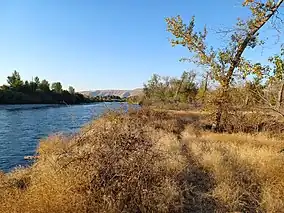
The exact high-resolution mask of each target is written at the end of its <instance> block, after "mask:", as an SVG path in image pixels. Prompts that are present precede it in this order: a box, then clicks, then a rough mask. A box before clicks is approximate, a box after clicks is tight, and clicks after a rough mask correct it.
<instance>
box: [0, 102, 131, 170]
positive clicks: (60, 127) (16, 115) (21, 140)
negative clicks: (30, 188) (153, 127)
mask: <svg viewBox="0 0 284 213" xmlns="http://www.w3.org/2000/svg"><path fill="white" fill-rule="evenodd" d="M120 108H123V109H124V110H127V108H128V105H127V104H126V103H114V102H112V103H96V104H87V105H73V106H59V105H0V171H1V170H2V171H5V172H7V171H10V170H11V169H13V168H14V167H16V166H19V165H21V166H25V165H27V164H28V162H27V161H26V160H24V156H27V155H34V154H35V151H36V148H37V145H38V142H39V140H40V139H42V138H45V137H47V136H48V135H51V134H55V133H66V134H70V133H74V132H76V131H77V130H78V129H79V128H80V127H82V126H83V125H84V124H86V123H88V122H89V121H91V120H92V119H95V118H97V117H98V116H100V115H101V114H102V113H104V112H105V111H106V110H108V109H120Z"/></svg>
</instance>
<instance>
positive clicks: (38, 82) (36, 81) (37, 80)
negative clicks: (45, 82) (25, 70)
mask: <svg viewBox="0 0 284 213" xmlns="http://www.w3.org/2000/svg"><path fill="white" fill-rule="evenodd" d="M34 82H35V83H36V85H37V86H39V84H40V81H39V77H37V76H36V77H35V79H34Z"/></svg>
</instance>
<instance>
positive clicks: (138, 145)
mask: <svg viewBox="0 0 284 213" xmlns="http://www.w3.org/2000/svg"><path fill="white" fill-rule="evenodd" d="M185 114H186V113H173V112H170V113H166V112H157V111H152V110H146V109H143V110H139V111H131V112H129V113H128V114H123V113H114V112H110V113H108V114H106V115H105V116H103V117H102V118H100V119H98V120H96V121H94V122H93V123H91V124H89V125H87V126H85V127H84V128H82V130H81V131H80V132H79V133H78V134H77V135H76V136H74V137H72V138H66V137H63V136H53V137H50V138H48V139H47V140H45V141H42V142H41V143H40V145H39V148H38V152H39V155H40V158H39V159H38V160H37V162H35V163H34V164H33V165H32V166H31V167H30V168H17V169H15V170H14V171H12V172H11V173H8V174H3V173H0V212H1V213H2V212H23V213H27V212H31V213H35V212H36V213H40V212H55V213H57V212H63V213H64V212H110V213H112V212H113V213H116V212H236V211H240V212H284V210H283V209H284V198H283V197H284V159H283V158H284V154H281V153H280V150H281V149H282V148H284V143H283V142H282V141H279V140H277V139H272V138H267V137H266V136H265V135H264V134H262V135H261V134H258V135H254V136H252V135H248V134H244V133H242V134H241V133H239V134H227V133H223V134H217V133H211V132H206V131H203V130H202V129H201V127H200V126H199V125H197V121H198V119H197V117H194V119H186V121H184V120H181V119H180V118H181V117H183V115H185ZM193 114H194V116H197V114H196V113H189V114H187V115H188V116H190V115H193ZM189 123H192V124H189Z"/></svg>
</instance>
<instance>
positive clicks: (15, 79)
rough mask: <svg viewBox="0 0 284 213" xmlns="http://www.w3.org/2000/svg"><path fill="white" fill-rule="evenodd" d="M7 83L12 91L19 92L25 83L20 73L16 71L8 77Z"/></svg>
mask: <svg viewBox="0 0 284 213" xmlns="http://www.w3.org/2000/svg"><path fill="white" fill-rule="evenodd" d="M7 83H8V84H9V87H10V88H11V89H15V90H19V89H20V88H21V87H22V86H23V84H24V83H23V81H22V79H21V76H20V73H19V72H17V71H16V70H15V71H14V72H13V73H12V75H11V76H8V77H7Z"/></svg>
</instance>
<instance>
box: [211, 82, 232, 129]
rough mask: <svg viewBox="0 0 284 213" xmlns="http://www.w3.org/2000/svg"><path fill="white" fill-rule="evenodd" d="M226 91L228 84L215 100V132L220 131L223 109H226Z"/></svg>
mask: <svg viewBox="0 0 284 213" xmlns="http://www.w3.org/2000/svg"><path fill="white" fill-rule="evenodd" d="M228 90H229V84H225V85H223V87H222V90H221V94H220V96H219V98H218V100H217V104H216V105H217V106H216V113H215V123H214V126H215V128H216V131H220V130H221V121H222V115H223V114H224V109H226V107H227V106H226V102H227V101H228Z"/></svg>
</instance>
